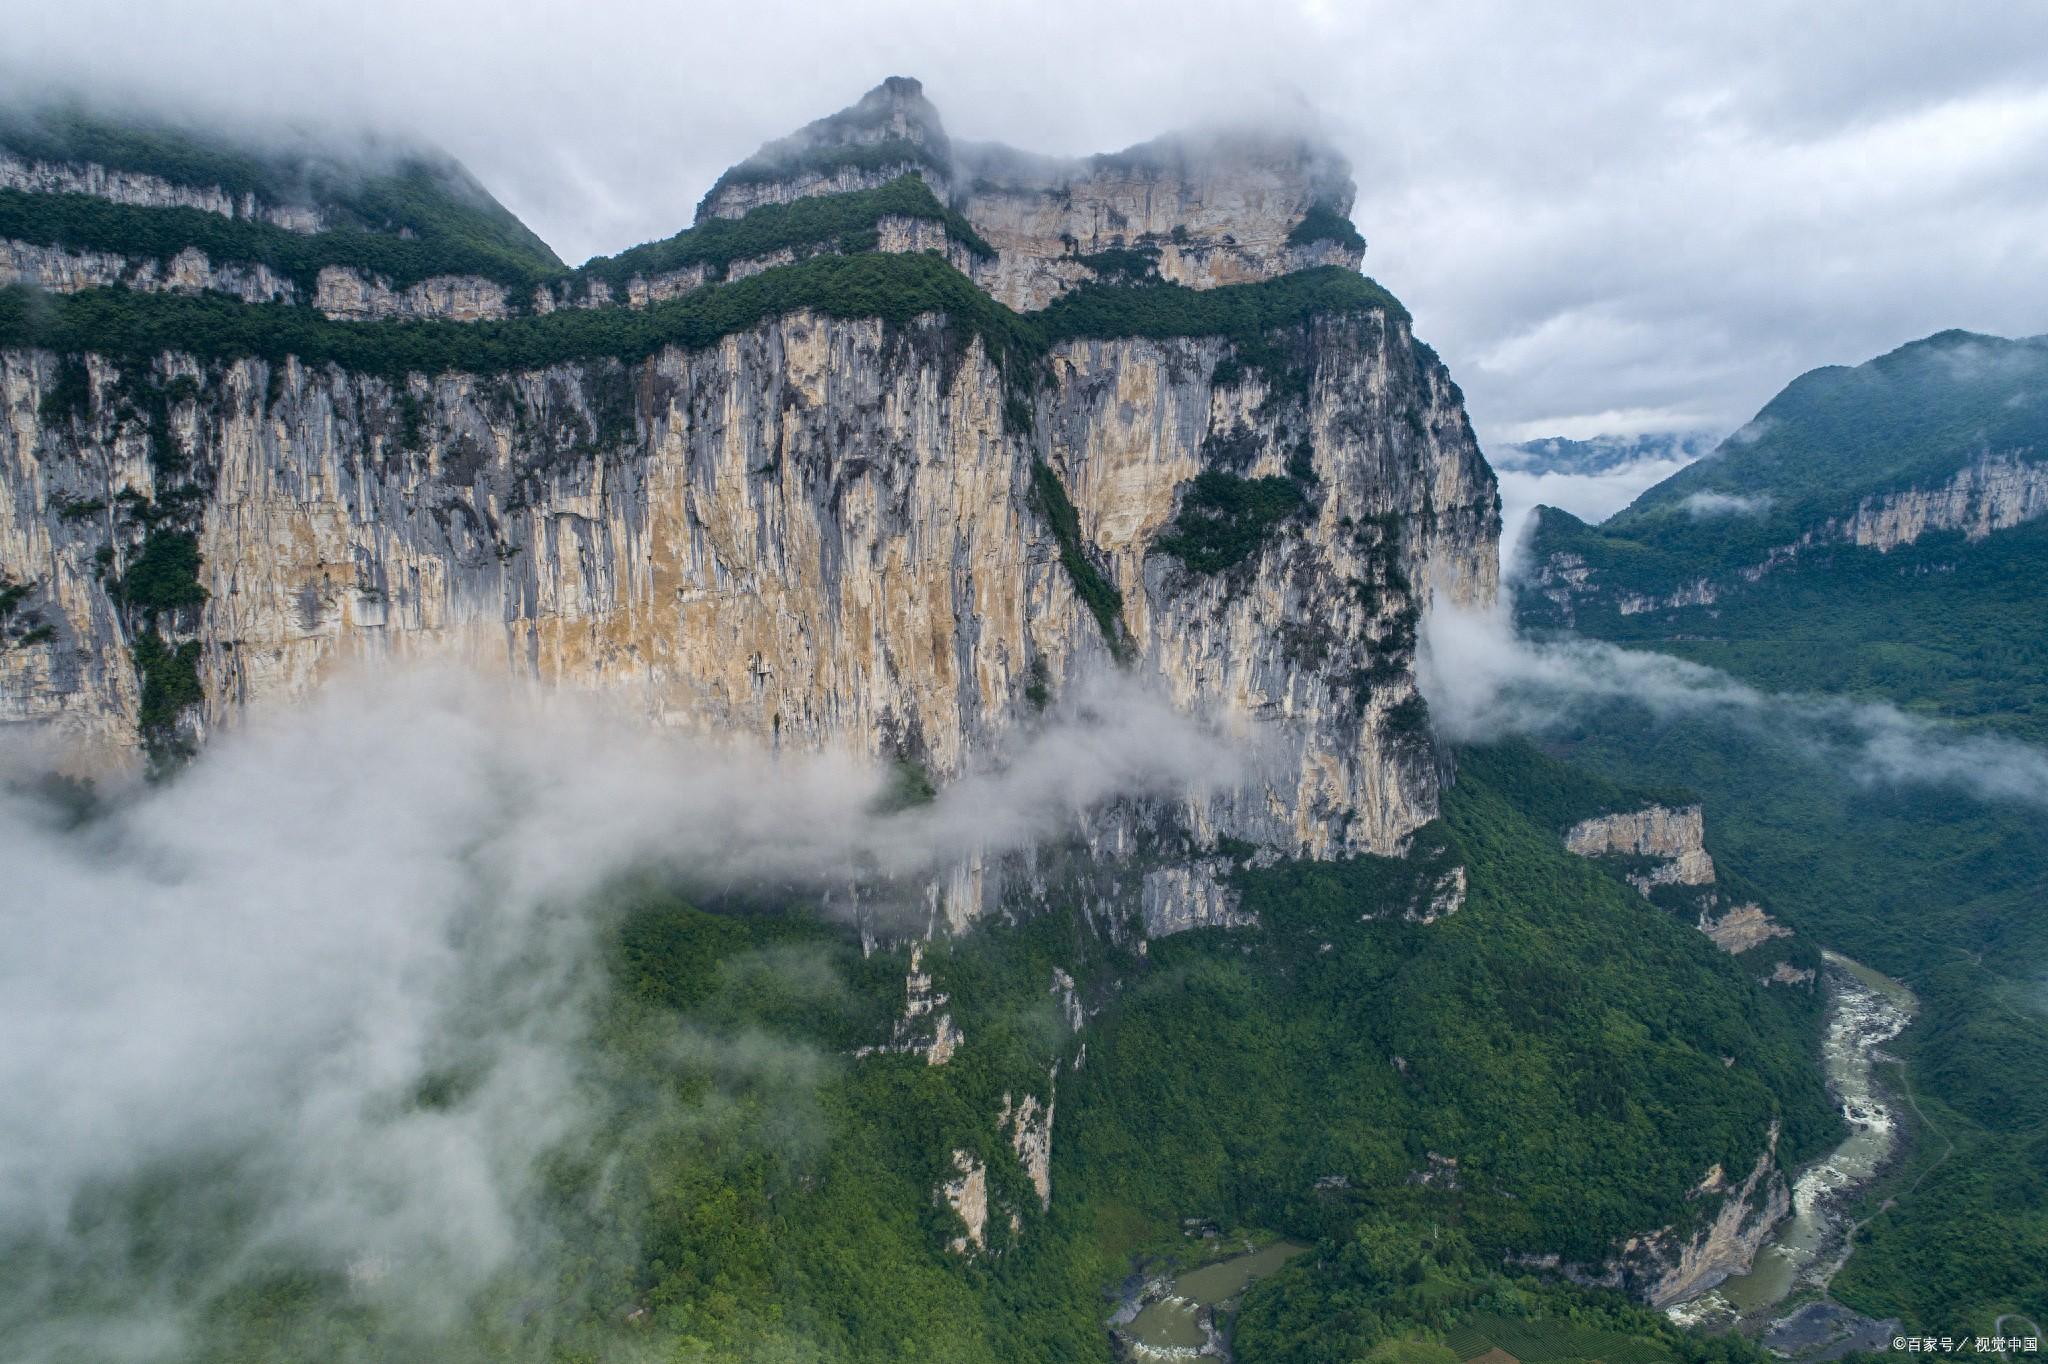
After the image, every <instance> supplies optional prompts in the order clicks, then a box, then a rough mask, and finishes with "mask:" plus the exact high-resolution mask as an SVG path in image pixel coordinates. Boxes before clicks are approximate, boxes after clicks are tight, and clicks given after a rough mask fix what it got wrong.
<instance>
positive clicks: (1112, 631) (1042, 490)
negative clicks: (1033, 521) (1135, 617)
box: [1031, 460, 1129, 659]
mask: <svg viewBox="0 0 2048 1364" xmlns="http://www.w3.org/2000/svg"><path fill="white" fill-rule="evenodd" d="M1031 497H1032V502H1033V505H1035V506H1036V507H1037V508H1038V513H1039V515H1041V516H1043V517H1044V518H1045V521H1046V524H1047V525H1049V526H1050V527H1052V534H1053V539H1054V541H1055V542H1057V543H1058V545H1059V547H1060V567H1061V568H1064V569H1065V570H1066V572H1067V581H1068V582H1070V583H1072V584H1073V587H1074V595H1076V596H1077V597H1079V598H1080V599H1081V604H1082V605H1084V606H1086V607H1087V608H1088V613H1089V614H1090V615H1092V616H1094V617H1095V623H1096V625H1097V626H1099V627H1101V630H1102V638H1103V640H1104V641H1105V642H1106V643H1107V644H1108V645H1109V651H1110V652H1111V653H1112V654H1115V655H1116V656H1117V657H1118V658H1119V659H1121V658H1122V657H1123V656H1124V654H1125V652H1126V650H1127V649H1128V648H1129V641H1128V640H1126V639H1125V638H1124V621H1123V611H1124V594H1123V593H1122V592H1119V591H1118V590H1117V587H1116V584H1114V583H1112V582H1111V581H1110V580H1109V578H1108V577H1107V576H1106V575H1104V573H1103V572H1102V570H1101V569H1099V568H1097V567H1096V566H1095V561H1094V560H1093V559H1091V558H1090V557H1089V556H1088V546H1087V544H1086V542H1084V541H1083V540H1082V538H1081V516H1080V513H1079V512H1077V511H1075V510H1074V500H1073V499H1072V498H1070V497H1068V496H1067V488H1066V485H1065V484H1064V483H1061V482H1060V476H1059V475H1058V474H1056V473H1054V472H1053V470H1052V466H1051V465H1049V464H1047V463H1046V462H1045V461H1044V460H1039V461H1037V462H1035V463H1033V464H1032V466H1031Z"/></svg>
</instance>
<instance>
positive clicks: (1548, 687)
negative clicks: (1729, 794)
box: [1420, 601, 2048, 810]
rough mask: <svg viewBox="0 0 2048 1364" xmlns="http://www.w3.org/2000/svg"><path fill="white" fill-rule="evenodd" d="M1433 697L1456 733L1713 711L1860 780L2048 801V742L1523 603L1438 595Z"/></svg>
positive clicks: (1425, 673) (1483, 734)
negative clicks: (1602, 716)
mask: <svg viewBox="0 0 2048 1364" xmlns="http://www.w3.org/2000/svg"><path fill="white" fill-rule="evenodd" d="M1420 671H1421V681H1422V687H1423V694H1424V696H1425V697H1426V698H1427V699H1428V701H1429V705H1430V714H1431V716H1432V718H1433V720H1434V721H1435V723H1436V725H1437V727H1438V728H1439V729H1440V730H1441V731H1442V732H1443V733H1444V734H1445V735H1446V736H1447V737H1449V738H1451V739H1454V740H1457V741H1462V742H1475V743H1483V742H1486V741H1488V740H1492V739H1498V738H1502V737H1505V736H1507V735H1511V734H1534V735H1541V734H1545V733H1552V732H1556V731H1558V730H1561V729H1566V728H1569V727H1570V726H1572V725H1573V724H1576V723H1581V722H1584V721H1585V720H1587V719H1588V718H1589V717H1590V716H1592V715H1593V714H1595V713H1596V712H1598V711H1601V710H1603V709H1607V708H1612V707H1615V706H1617V705H1629V706H1634V707H1640V708H1641V709H1642V710H1643V711H1646V712H1647V713H1648V714H1649V715H1651V716H1652V717H1654V718H1658V719H1665V718H1672V717H1680V718H1692V719H1701V720H1706V721H1709V722H1712V723H1716V724H1725V725H1728V726H1731V727H1741V728H1742V729H1743V730H1745V731H1747V732H1749V733H1753V734H1758V735H1766V736H1769V737H1771V738H1774V739H1777V740H1781V741H1783V742H1785V743H1788V744H1791V745H1795V746H1797V747H1799V748H1802V749H1804V750H1806V751H1808V752H1810V753H1812V754H1813V755H1814V756H1815V757H1817V758H1819V759H1820V760H1822V761H1824V762H1826V763H1827V764H1829V765H1830V766H1831V767H1833V768H1834V769H1835V770H1836V771H1839V772H1841V773H1843V774H1844V775H1845V776H1846V777H1848V778H1849V779H1851V780H1854V781H1858V782H1863V783H1868V784H1881V785H1888V786H1916V785H1917V786H1934V787H1942V788H1946V789H1950V790H1955V791H1960V792H1963V793H1966V794H1968V795H1971V796H1974V797H1976V798H1978V799H1981V800H1992V801H2016V802H2020V803H2023V804H2027V805H2032V806H2038V807H2040V808H2042V809H2043V810H2048V751H2044V750H2042V749H2040V748H2037V747H2035V746H2033V745H2031V744H2025V743H2020V742H2017V741H2015V740H2011V739H2003V738H1999V737H1997V736H1994V735H1982V734H1971V733H1968V732H1967V731H1963V730H1960V729H1958V728H1957V727H1956V726H1954V725H1948V724H1941V723H1937V722H1934V721H1928V720H1922V719H1918V718H1916V717H1914V716H1911V715H1908V714H1906V713H1905V712H1904V711H1902V710H1900V709H1898V708H1897V707H1896V706H1888V705H1883V704H1878V703H1874V702H1862V701H1849V700H1843V699H1839V698H1831V697H1816V696H1788V695H1775V694H1771V693H1766V692H1761V691H1758V690H1757V689H1755V688H1753V687H1750V686H1747V685H1745V684H1743V683H1742V682H1739V681H1737V680H1736V679H1734V678H1732V677H1730V676H1729V675H1728V674H1726V673H1724V672H1720V671H1718V670H1716V669H1713V668H1706V667H1701V666H1700V665H1698V664H1695V663H1688V662H1686V661H1684V660H1683V659H1677V658H1672V657H1670V656H1669V655H1666V654H1659V653H1652V652H1650V651H1648V650H1632V649H1621V648H1617V647H1615V646H1614V645H1611V644H1605V643H1601V642H1598V641H1595V640H1584V639H1564V640H1556V641H1540V642H1539V641H1534V640H1529V639H1525V638H1521V637H1518V636H1517V635H1516V634H1515V631H1514V627H1513V624H1512V616H1511V607H1510V605H1509V604H1507V603H1506V602H1505V601H1504V602H1503V604H1502V605H1501V606H1500V607H1499V608H1498V609H1496V610H1491V611H1461V610H1457V609H1455V608H1452V607H1449V606H1448V605H1445V604H1443V603H1438V605H1437V607H1436V609H1434V610H1432V611H1431V612H1430V613H1429V614H1428V615H1427V616H1426V617H1425V620H1424V628H1423V647H1422V657H1421V664H1420Z"/></svg>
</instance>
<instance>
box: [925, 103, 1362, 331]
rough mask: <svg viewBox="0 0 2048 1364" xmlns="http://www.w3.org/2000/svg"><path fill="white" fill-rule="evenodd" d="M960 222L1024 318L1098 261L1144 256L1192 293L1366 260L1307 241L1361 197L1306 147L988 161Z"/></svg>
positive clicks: (1167, 148) (1275, 143) (990, 156)
mask: <svg viewBox="0 0 2048 1364" xmlns="http://www.w3.org/2000/svg"><path fill="white" fill-rule="evenodd" d="M963 173H964V175H965V176H966V177H967V179H968V188H967V190H966V193H965V197H964V199H963V200H962V202H961V211H962V212H963V213H964V214H965V215H966V216H967V219H968V221H969V222H971V223H973V224H974V228H975V230H976V231H977V232H979V233H980V234H981V235H982V236H983V237H984V238H986V239H987V240H988V242H989V244H990V245H992V246H994V247H995V248H996V253H997V254H996V258H995V259H994V260H993V261H990V262H987V263H985V264H981V265H978V266H977V269H976V271H975V276H976V282H977V283H979V284H980V285H981V286H982V287H983V288H985V289H987V290H988V291H989V292H990V293H992V294H994V295H995V296H996V297H997V298H1000V299H1002V300H1003V301H1004V302H1005V303H1008V304H1009V305H1010V306H1011V307H1013V308H1018V309H1033V308H1042V307H1044V306H1045V305H1046V304H1048V303H1050V302H1052V301H1053V300H1054V299H1055V298H1057V297H1059V296H1060V295H1061V294H1063V293H1065V292H1067V291H1068V290H1069V289H1072V288H1073V287H1075V286H1076V285H1077V284H1081V283H1085V282H1087V281H1089V280H1091V279H1094V278H1096V277H1097V275H1098V270H1099V268H1100V267H1099V266H1098V265H1091V264H1090V263H1089V262H1090V258H1091V257H1100V256H1101V254H1102V253H1104V252H1113V251H1130V250H1136V251H1140V252H1144V253H1147V254H1150V255H1152V256H1153V258H1154V259H1153V261H1152V264H1151V269H1153V270H1154V271H1155V272H1156V273H1157V275H1158V276H1159V277H1160V278H1161V279H1165V280H1170V281H1172V282H1174V283H1176V284H1184V285H1186V286H1188V287H1190V288H1195V289H1206V288H1213V287H1215V286H1217V285H1222V284H1242V283H1248V282H1251V281H1255V280H1261V279H1271V278H1273V277H1275V276H1277V275H1282V274H1286V273H1288V272H1289V271H1293V270H1300V269H1306V268H1308V267H1310V266H1315V265H1342V266H1345V267H1346V268H1349V269H1354V270H1355V269H1357V268H1358V264H1359V259H1360V257H1361V255H1362V248H1360V247H1358V246H1355V245H1351V244H1348V243H1347V242H1345V241H1339V240H1333V239H1329V238H1323V239H1319V240H1306V241H1297V240H1295V237H1296V236H1297V232H1298V229H1300V227H1301V225H1302V223H1303V222H1304V220H1305V219H1307V217H1308V215H1309V213H1310V211H1311V210H1315V209H1322V210H1324V211H1325V212H1327V213H1329V214H1331V215H1333V216H1334V217H1335V218H1338V219H1341V218H1343V217H1345V216H1346V215H1348V214H1349V213H1350V210H1351V202H1352V198H1353V195H1354V194H1355V193H1356V190H1355V188H1354V187H1353V185H1352V183H1351V180H1350V177H1349V175H1348V173H1347V172H1346V170H1345V168H1344V165H1343V163H1342V162H1341V161H1340V160H1339V159H1337V158H1336V157H1335V156H1334V155H1333V154H1332V153H1330V152H1328V151H1327V150H1325V149H1322V148H1320V147H1319V146H1317V145H1316V144H1314V143H1312V142H1309V141H1307V140H1305V139H1304V140H1292V139H1286V138H1277V137H1265V136H1253V135H1242V136H1236V137H1220V138H1214V139H1194V138H1167V139H1162V140H1161V141H1159V142H1154V143H1147V144H1145V145H1143V146H1139V147H1133V148H1131V149H1130V150H1128V151H1125V152H1119V153H1115V154H1112V155H1108V156H1097V157H1091V158H1089V159H1088V160H1086V161H1081V162H1074V163H1059V162H1049V161H1046V160H1044V159H1042V158H1036V157H1027V156H1023V155H1020V154H1017V153H1012V152H1009V151H1008V150H1007V149H1002V148H980V149H976V151H975V153H974V154H973V157H972V159H971V160H970V161H969V163H968V165H967V166H966V168H965V170H964V172H963Z"/></svg>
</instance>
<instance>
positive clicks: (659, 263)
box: [572, 175, 995, 288]
mask: <svg viewBox="0 0 2048 1364" xmlns="http://www.w3.org/2000/svg"><path fill="white" fill-rule="evenodd" d="M884 218H922V219H926V220H928V221H931V222H935V223H941V224H943V225H944V226H945V229H946V232H947V234H948V235H949V236H951V237H952V238H953V240H954V241H957V242H959V243H960V244H961V245H962V246H964V247H966V248H967V249H968V250H970V251H972V252H973V253H974V254H975V255H977V256H993V255H994V254H995V248H994V247H992V246H990V245H989V244H988V243H987V242H985V241H983V240H982V238H981V234H980V233H978V232H976V231H975V230H974V226H973V224H971V223H969V222H968V221H967V220H966V219H965V218H963V217H961V216H960V215H959V214H958V213H956V212H954V211H953V210H951V209H949V208H947V207H946V206H945V205H943V204H941V203H940V202H939V201H938V198H937V197H936V196H935V195H933V194H932V191H931V187H930V186H928V185H926V184H925V182H924V181H923V180H922V179H920V178H919V177H917V176H915V175H902V176H898V177H897V178H896V179H894V180H891V181H890V182H889V183H888V184H886V185H883V186H881V187H880V188H879V189H869V190H855V191H853V192H850V193H847V194H822V195H814V196H812V197H810V198H807V199H797V200H794V201H792V202H790V203H787V204H763V205H762V206H761V207H759V208H757V209H754V210H753V211H752V212H750V213H748V214H747V215H746V216H745V217H741V218H707V219H705V220H704V221H702V222H700V223H698V224H697V225H696V226H695V227H693V228H690V229H689V230H688V231H685V232H678V233H677V234H676V235H675V236H673V237H669V238H667V239H665V240H663V241H658V242H649V243H647V244H646V245H645V246H636V247H633V248H632V249H631V250H627V251H621V252H620V253H619V254H618V255H616V256H600V257H598V258H597V259H595V260H593V261H590V262H588V263H587V264H585V265H584V266H582V268H580V269H578V270H576V271H574V272H573V276H572V277H575V278H590V279H599V280H603V281H605V282H606V283H607V284H610V285H612V286H613V287H614V288H618V287H620V286H622V285H624V284H625V282H626V281H627V280H629V279H631V278H632V277H633V276H635V275H656V274H660V273H663V272H665V271H670V270H682V269H687V268H688V267H690V266H692V265H702V266H705V267H706V268H707V269H709V270H710V271H711V273H712V274H713V275H714V276H717V275H722V274H723V273H724V272H725V269H726V267H728V266H729V265H731V264H732V263H733V262H734V261H738V260H748V259H752V258H754V257H758V256H766V255H768V254H770V253H771V252H775V251H780V250H783V249H785V248H789V247H799V246H808V245H812V244H814V243H823V242H835V241H840V240H842V239H844V238H847V237H851V236H857V235H858V234H860V233H863V232H872V231H873V230H874V228H875V226H876V224H878V223H880V222H881V221H882V219H884Z"/></svg>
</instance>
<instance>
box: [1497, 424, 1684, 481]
mask: <svg viewBox="0 0 2048 1364" xmlns="http://www.w3.org/2000/svg"><path fill="white" fill-rule="evenodd" d="M1715 444H1716V438H1715V437H1713V436H1710V435H1708V434H1707V433H1705V432H1702V431H1663V432H1653V433H1651V434H1647V435H1639V436H1594V437H1592V438H1591V439H1588V440H1574V439H1572V438H1571V437H1569V436H1542V437H1538V438H1537V439H1535V440H1525V441H1516V442H1514V443H1512V444H1506V445H1496V446H1494V447H1493V449H1492V452H1491V454H1490V455H1489V458H1490V459H1491V460H1492V461H1493V464H1494V467H1495V468H1498V469H1514V470H1517V471H1521V472H1527V473H1536V474H1571V475H1583V474H1604V473H1611V472H1612V471H1614V470H1616V469H1620V468H1625V467H1627V466H1628V465H1631V464H1638V463H1641V462H1642V461H1643V460H1646V459H1677V460H1694V459H1699V458H1700V457H1702V456H1703V455H1705V454H1707V453H1708V452H1709V451H1710V450H1712V449H1713V448H1714V446H1715Z"/></svg>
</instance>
